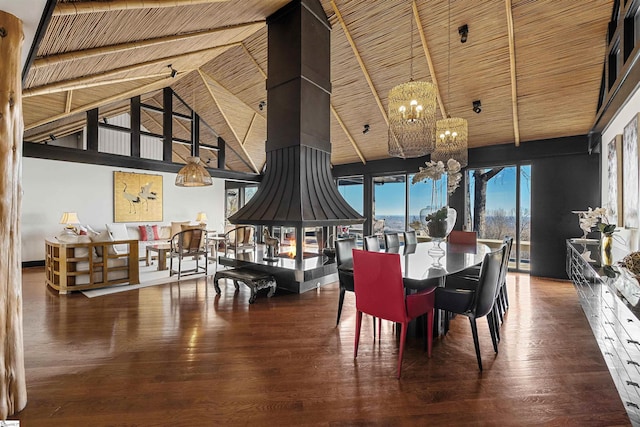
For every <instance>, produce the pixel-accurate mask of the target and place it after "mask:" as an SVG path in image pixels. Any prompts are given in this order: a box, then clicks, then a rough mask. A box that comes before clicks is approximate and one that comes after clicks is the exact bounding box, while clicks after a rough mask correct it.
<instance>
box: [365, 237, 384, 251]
mask: <svg viewBox="0 0 640 427" xmlns="http://www.w3.org/2000/svg"><path fill="white" fill-rule="evenodd" d="M364 250H365V251H370V252H379V251H380V240H379V239H378V236H366V237H365V238H364Z"/></svg>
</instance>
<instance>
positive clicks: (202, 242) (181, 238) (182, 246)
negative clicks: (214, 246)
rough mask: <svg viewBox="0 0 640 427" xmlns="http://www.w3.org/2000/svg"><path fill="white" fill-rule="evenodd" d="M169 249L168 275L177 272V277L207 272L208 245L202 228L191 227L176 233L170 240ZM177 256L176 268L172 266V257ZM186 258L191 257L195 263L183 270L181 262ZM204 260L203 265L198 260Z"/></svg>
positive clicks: (205, 233)
mask: <svg viewBox="0 0 640 427" xmlns="http://www.w3.org/2000/svg"><path fill="white" fill-rule="evenodd" d="M170 246H171V250H170V252H169V275H170V276H173V275H174V274H178V279H180V278H181V277H182V276H183V275H188V274H197V273H200V272H201V270H202V272H204V273H205V275H206V274H207V273H208V265H209V262H208V258H207V255H208V252H207V251H208V249H209V248H208V245H207V231H206V230H204V229H202V228H192V229H187V230H182V231H181V232H179V233H176V234H175V235H174V236H173V237H172V238H171V241H170ZM174 258H177V260H178V266H177V269H174V267H173V259H174ZM186 258H193V260H194V261H195V263H196V265H195V267H194V268H191V269H188V270H184V269H183V268H182V262H183V261H184V260H185V259H186ZM201 259H202V260H204V266H201V265H200V260H201Z"/></svg>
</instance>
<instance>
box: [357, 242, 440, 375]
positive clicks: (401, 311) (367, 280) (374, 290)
mask: <svg viewBox="0 0 640 427" xmlns="http://www.w3.org/2000/svg"><path fill="white" fill-rule="evenodd" d="M353 276H354V289H355V294H356V310H357V313H356V336H355V344H354V349H353V357H354V358H356V357H358V344H359V342H360V329H361V325H362V314H363V313H367V314H370V315H372V316H374V317H378V318H380V319H385V320H390V321H392V322H397V323H399V324H400V325H401V326H400V327H401V330H400V351H399V354H398V369H397V374H396V376H397V377H398V378H400V371H401V369H402V356H403V354H404V347H405V341H406V337H407V327H408V325H409V322H410V321H411V320H413V319H415V318H416V317H418V316H422V315H424V318H425V339H426V340H427V354H428V356H429V357H431V346H432V341H433V309H434V299H435V293H434V289H435V288H429V289H425V290H423V291H420V292H418V293H415V294H410V295H405V289H404V283H403V280H402V270H401V267H400V255H398V254H390V253H384V252H369V251H359V250H354V251H353Z"/></svg>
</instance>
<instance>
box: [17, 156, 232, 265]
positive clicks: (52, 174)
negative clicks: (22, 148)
mask: <svg viewBox="0 0 640 427" xmlns="http://www.w3.org/2000/svg"><path fill="white" fill-rule="evenodd" d="M114 171H125V172H140V173H147V174H149V173H152V174H157V175H162V187H163V200H164V205H163V221H162V222H156V223H155V224H169V223H170V222H171V221H195V219H196V215H197V213H198V212H201V211H202V212H206V214H207V217H208V221H207V222H208V227H207V228H208V229H210V230H219V229H221V227H222V223H223V220H224V193H225V192H224V180H222V179H216V178H214V180H213V185H212V186H210V187H194V188H186V187H176V186H175V185H174V182H175V178H176V174H175V173H165V172H153V171H147V170H136V169H125V168H114V167H110V166H97V165H88V164H83V163H72V162H62V161H56V160H43V159H34V158H28V157H25V158H23V159H22V187H23V191H24V194H23V197H22V215H21V221H22V228H21V232H22V261H23V262H27V261H42V260H44V239H45V238H52V237H54V236H56V235H58V234H59V233H60V231H61V230H62V229H63V228H64V227H63V225H61V224H59V221H60V217H61V216H62V213H63V212H65V211H66V212H77V213H78V218H79V219H80V221H81V222H82V223H83V224H88V225H90V226H91V227H92V228H94V229H96V230H104V229H105V224H106V223H110V222H113V219H114V218H113V172H114ZM149 223H150V224H153V222H149ZM136 224H146V223H142V222H141V223H136Z"/></svg>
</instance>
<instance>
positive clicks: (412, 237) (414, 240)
mask: <svg viewBox="0 0 640 427" xmlns="http://www.w3.org/2000/svg"><path fill="white" fill-rule="evenodd" d="M404 244H405V245H406V246H409V245H417V244H418V237H417V236H416V232H415V230H412V231H405V232H404Z"/></svg>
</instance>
